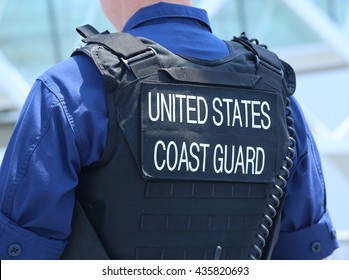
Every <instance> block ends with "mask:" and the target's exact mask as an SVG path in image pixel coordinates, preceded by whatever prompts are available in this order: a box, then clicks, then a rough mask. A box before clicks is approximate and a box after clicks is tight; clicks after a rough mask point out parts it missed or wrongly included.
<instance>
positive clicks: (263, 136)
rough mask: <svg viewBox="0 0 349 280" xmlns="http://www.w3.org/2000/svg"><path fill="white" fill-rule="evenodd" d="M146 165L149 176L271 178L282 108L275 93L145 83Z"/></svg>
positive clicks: (266, 179) (220, 178)
mask: <svg viewBox="0 0 349 280" xmlns="http://www.w3.org/2000/svg"><path fill="white" fill-rule="evenodd" d="M141 96H142V98H141V103H142V106H141V107H142V122H141V125H142V168H143V172H144V174H145V175H146V176H148V177H154V178H168V179H179V180H215V181H239V182H245V181H249V182H252V181H253V182H270V181H272V180H274V177H275V161H276V157H277V156H276V152H275V148H274V147H275V145H277V141H276V140H277V138H276V133H277V128H278V125H279V121H278V116H277V114H278V110H277V95H276V94H274V93H272V92H264V91H263V92H261V91H256V90H246V89H232V88H223V87H207V86H193V85H173V84H152V83H144V84H143V85H142V95H141Z"/></svg>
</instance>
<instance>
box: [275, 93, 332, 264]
mask: <svg viewBox="0 0 349 280" xmlns="http://www.w3.org/2000/svg"><path fill="white" fill-rule="evenodd" d="M291 104H292V105H291V109H292V112H293V114H292V116H293V119H294V121H295V130H296V141H297V146H296V157H295V160H294V165H293V168H292V169H291V176H290V178H289V180H288V183H287V197H286V201H285V206H284V210H283V213H282V219H281V231H280V236H279V240H278V242H277V244H276V246H275V249H274V253H273V256H272V258H273V259H323V258H326V257H328V256H329V255H331V254H332V252H333V251H334V250H335V249H336V248H338V242H337V239H336V232H335V230H334V228H333V225H332V222H331V218H330V215H329V212H328V210H327V207H326V189H325V181H324V178H323V173H322V167H321V160H320V155H319V152H318V150H317V147H316V143H315V141H314V138H313V136H312V133H311V132H310V130H309V127H308V125H307V123H306V120H305V118H304V115H303V113H302V111H301V109H300V107H299V104H298V103H297V101H296V100H295V99H294V98H292V99H291Z"/></svg>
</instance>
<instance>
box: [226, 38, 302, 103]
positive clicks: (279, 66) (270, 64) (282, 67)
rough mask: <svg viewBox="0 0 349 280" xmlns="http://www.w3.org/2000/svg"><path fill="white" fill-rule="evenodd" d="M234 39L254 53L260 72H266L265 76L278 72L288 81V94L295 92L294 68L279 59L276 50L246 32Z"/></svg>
mask: <svg viewBox="0 0 349 280" xmlns="http://www.w3.org/2000/svg"><path fill="white" fill-rule="evenodd" d="M232 41H235V42H238V43H240V44H242V45H243V46H244V47H245V48H247V49H248V50H250V51H251V52H252V53H253V54H254V56H255V58H256V67H257V73H258V74H264V75H265V77H268V76H270V75H273V76H274V77H275V74H276V75H277V76H279V77H280V79H284V80H285V82H286V83H287V84H286V88H287V94H288V96H291V95H292V94H293V93H294V92H295V89H296V77H295V73H294V70H293V69H292V67H291V66H290V65H289V64H287V63H286V62H284V61H282V60H281V59H279V57H278V56H277V55H276V54H275V53H274V52H272V51H270V50H268V48H267V46H266V45H262V44H259V42H258V40H256V39H251V40H249V39H248V37H247V36H246V34H245V33H242V34H241V35H240V37H234V38H233V40H232ZM285 72H286V73H285ZM278 80H279V79H278Z"/></svg>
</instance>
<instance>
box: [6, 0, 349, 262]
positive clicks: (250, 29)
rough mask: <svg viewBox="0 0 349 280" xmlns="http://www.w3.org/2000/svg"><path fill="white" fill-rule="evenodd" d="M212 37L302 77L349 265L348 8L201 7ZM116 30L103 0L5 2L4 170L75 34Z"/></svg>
mask: <svg viewBox="0 0 349 280" xmlns="http://www.w3.org/2000/svg"><path fill="white" fill-rule="evenodd" d="M193 3H194V5H196V6H198V7H201V8H204V9H206V10H207V11H208V13H209V16H210V19H211V23H212V28H213V32H214V33H215V34H217V35H218V36H220V37H221V38H223V39H226V40H230V39H231V38H232V37H233V36H239V35H240V33H241V32H243V31H244V32H246V33H247V35H248V36H249V37H250V38H258V40H259V41H260V42H261V43H265V44H267V45H268V47H269V49H271V50H274V51H276V52H277V53H278V55H279V57H280V58H281V59H283V60H285V61H287V62H288V63H290V64H291V65H292V66H293V67H294V69H295V70H296V73H297V91H296V97H297V99H298V100H299V102H300V103H301V105H302V107H303V110H304V112H305V114H306V117H307V120H308V122H309V124H310V127H311V129H312V131H313V133H314V136H315V139H316V141H317V144H318V148H319V150H320V153H321V157H322V164H323V169H324V176H325V180H326V184H327V204H328V207H329V209H330V213H331V216H332V219H333V223H334V225H335V227H336V229H337V235H338V238H339V240H340V243H341V248H340V249H339V250H337V251H336V252H335V254H334V255H333V256H331V259H349V218H348V215H349V1H347V0H214V1H212V0H197V1H195V0H194V1H193ZM86 23H90V24H92V25H94V26H95V27H96V28H97V29H98V30H100V31H104V30H106V29H108V30H109V31H115V30H114V29H113V27H112V26H111V25H110V23H109V22H107V20H106V19H105V18H104V16H103V14H102V11H101V8H100V6H99V1H98V0H90V1H86V0H85V1H84V0H25V1H23V0H11V1H10V0H0V163H1V161H2V157H3V153H4V151H5V148H6V145H7V143H8V140H9V137H10V134H11V132H12V130H13V126H14V124H15V122H16V120H17V117H18V114H19V111H20V109H21V107H22V105H23V102H24V100H25V98H26V96H27V94H28V91H29V90H30V87H31V84H32V83H33V81H34V80H35V78H36V77H37V76H39V75H40V74H41V73H42V72H43V71H45V69H47V68H49V67H50V66H52V65H53V64H55V63H58V62H59V61H61V60H63V59H65V58H67V57H69V55H70V54H71V52H72V51H73V50H74V49H76V48H77V47H79V46H80V45H81V40H80V37H79V36H78V34H77V33H76V31H75V28H76V27H78V26H80V25H83V24H86Z"/></svg>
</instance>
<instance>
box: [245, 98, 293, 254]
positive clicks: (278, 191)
mask: <svg viewBox="0 0 349 280" xmlns="http://www.w3.org/2000/svg"><path fill="white" fill-rule="evenodd" d="M291 115H292V111H291V108H290V99H289V98H287V99H286V123H287V129H288V134H289V145H288V150H287V155H286V157H285V160H284V165H283V166H282V167H281V169H280V174H279V175H278V176H277V178H276V182H275V184H274V186H273V188H274V190H275V194H271V195H270V198H271V203H268V204H267V209H268V210H269V212H270V213H269V214H264V216H263V217H264V222H263V223H261V224H260V228H261V230H262V231H261V233H258V234H257V236H256V237H257V239H258V241H259V243H258V244H253V245H252V248H253V250H254V254H250V255H249V258H250V259H251V260H258V259H260V258H261V257H262V254H263V248H264V247H265V245H266V239H267V237H268V236H269V229H270V228H271V227H272V226H273V219H274V218H275V217H276V215H277V208H278V207H279V206H280V200H281V198H282V197H283V196H284V192H285V188H286V185H287V179H288V178H289V176H290V170H291V168H292V165H293V158H294V157H295V146H296V143H297V142H296V139H295V138H296V132H295V130H294V128H293V125H294V121H293V119H292V117H291Z"/></svg>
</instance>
